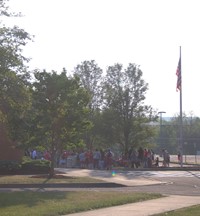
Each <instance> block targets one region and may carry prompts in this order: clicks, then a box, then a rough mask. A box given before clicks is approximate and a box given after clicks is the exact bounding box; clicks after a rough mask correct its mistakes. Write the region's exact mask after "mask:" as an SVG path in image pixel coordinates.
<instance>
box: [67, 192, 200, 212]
mask: <svg viewBox="0 0 200 216" xmlns="http://www.w3.org/2000/svg"><path fill="white" fill-rule="evenodd" d="M197 204H200V197H197V196H196V197H194V196H174V195H173V196H167V197H163V198H159V199H153V200H148V201H144V202H137V203H133V204H125V205H121V206H116V207H109V208H103V209H98V210H91V211H87V212H81V213H74V214H68V215H67V216H149V215H154V214H158V213H162V212H167V211H172V210H176V209H180V208H184V207H189V206H193V205H197Z"/></svg>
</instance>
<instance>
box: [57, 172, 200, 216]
mask: <svg viewBox="0 0 200 216" xmlns="http://www.w3.org/2000/svg"><path fill="white" fill-rule="evenodd" d="M58 170H59V171H62V172H65V173H66V175H71V176H91V177H94V178H98V179H103V180H105V181H108V182H115V183H119V184H124V185H127V186H138V185H140V186H141V185H153V184H162V183H164V182H162V181H158V180H154V179H151V178H143V177H141V176H140V177H138V178H136V177H134V178H130V177H129V176H127V175H126V173H125V172H122V173H117V174H116V175H115V173H114V175H113V173H112V172H108V171H99V170H95V171H94V170H77V169H58ZM197 204H200V197H199V196H176V195H170V196H166V197H163V198H159V199H153V200H148V201H144V202H137V203H133V204H125V205H120V206H116V207H109V208H102V209H98V210H91V211H87V212H81V213H74V214H68V215H67V216H132V215H134V216H149V215H154V214H158V213H162V212H167V211H172V210H176V209H180V208H184V207H189V206H193V205H197Z"/></svg>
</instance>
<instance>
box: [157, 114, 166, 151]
mask: <svg viewBox="0 0 200 216" xmlns="http://www.w3.org/2000/svg"><path fill="white" fill-rule="evenodd" d="M163 113H166V112H165V111H160V112H158V114H160V147H162V114H163Z"/></svg>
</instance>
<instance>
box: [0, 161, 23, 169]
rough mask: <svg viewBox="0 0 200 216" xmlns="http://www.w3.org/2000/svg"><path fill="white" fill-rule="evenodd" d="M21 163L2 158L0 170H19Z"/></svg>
mask: <svg viewBox="0 0 200 216" xmlns="http://www.w3.org/2000/svg"><path fill="white" fill-rule="evenodd" d="M20 168H21V165H20V164H19V162H17V161H12V160H2V161H0V171H1V172H14V171H18V170H20Z"/></svg>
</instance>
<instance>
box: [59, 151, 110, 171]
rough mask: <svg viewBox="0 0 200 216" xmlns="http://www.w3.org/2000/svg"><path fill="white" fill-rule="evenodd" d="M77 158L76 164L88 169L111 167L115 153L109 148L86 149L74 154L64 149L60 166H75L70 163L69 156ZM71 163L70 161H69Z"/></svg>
mask: <svg viewBox="0 0 200 216" xmlns="http://www.w3.org/2000/svg"><path fill="white" fill-rule="evenodd" d="M72 157H74V158H75V163H74V164H76V165H75V166H76V167H80V168H87V169H108V170H109V169H111V168H112V165H113V161H114V153H113V152H112V151H111V150H110V149H108V150H106V151H103V150H101V149H100V150H99V149H95V150H94V151H91V150H85V151H81V152H79V153H76V154H74V155H72V154H70V152H67V151H64V152H63V154H62V155H61V159H60V163H59V166H61V167H66V166H73V165H71V164H70V165H68V162H69V161H70V160H69V158H72ZM69 163H70V162H69Z"/></svg>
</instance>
